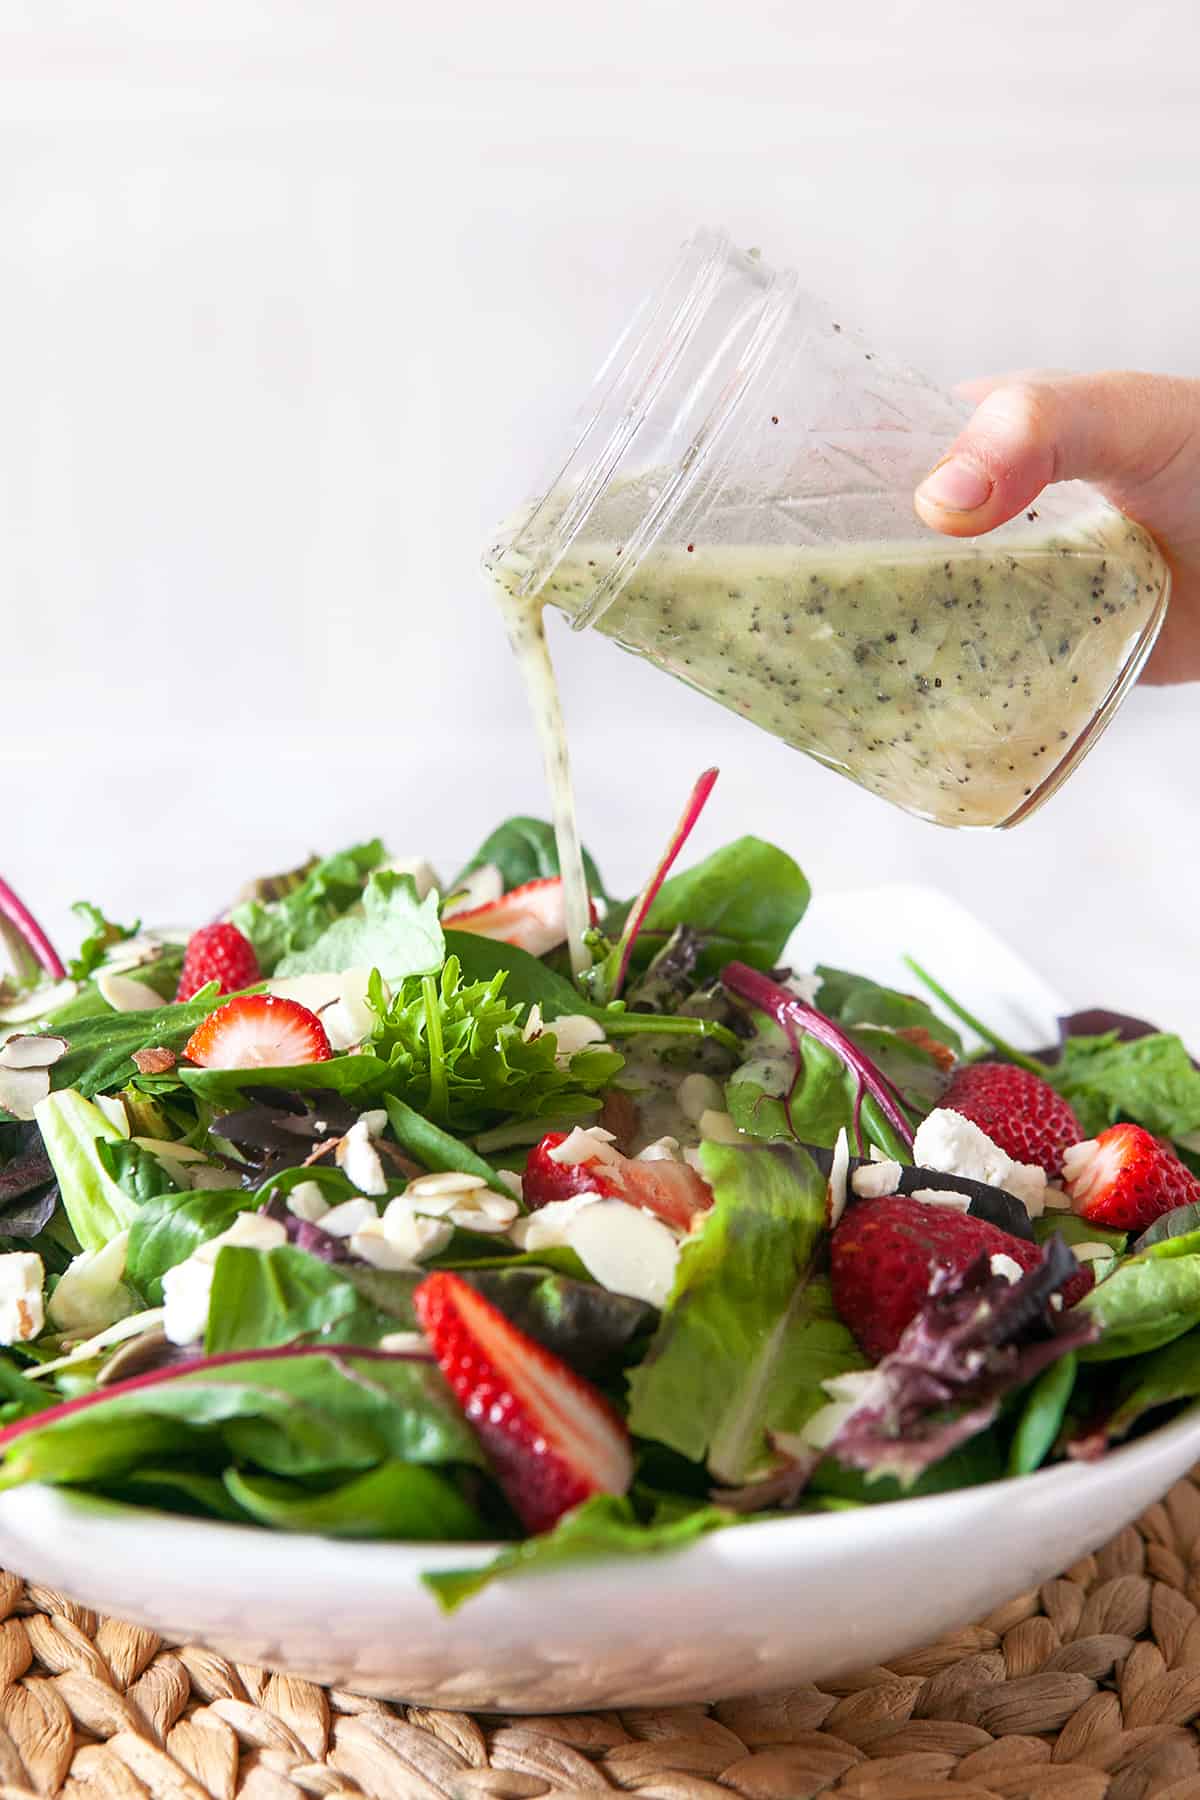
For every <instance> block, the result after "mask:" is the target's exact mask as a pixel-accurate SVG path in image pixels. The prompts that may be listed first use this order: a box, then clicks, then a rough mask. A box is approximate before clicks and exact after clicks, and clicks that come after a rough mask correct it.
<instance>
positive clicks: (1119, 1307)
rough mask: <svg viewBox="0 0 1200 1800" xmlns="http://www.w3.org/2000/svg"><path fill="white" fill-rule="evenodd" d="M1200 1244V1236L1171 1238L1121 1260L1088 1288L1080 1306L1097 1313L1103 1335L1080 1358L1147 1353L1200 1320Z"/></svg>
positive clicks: (1100, 1359) (1110, 1358) (1111, 1358)
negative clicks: (1141, 1253)
mask: <svg viewBox="0 0 1200 1800" xmlns="http://www.w3.org/2000/svg"><path fill="white" fill-rule="evenodd" d="M1198 1249H1200V1240H1198V1241H1197V1242H1195V1243H1192V1242H1190V1241H1189V1240H1188V1239H1187V1238H1171V1239H1168V1240H1166V1241H1165V1242H1163V1243H1161V1244H1158V1245H1156V1246H1155V1247H1154V1248H1153V1249H1151V1250H1149V1251H1147V1252H1146V1253H1145V1254H1144V1255H1141V1256H1131V1257H1130V1258H1129V1259H1128V1261H1126V1262H1123V1263H1119V1264H1118V1266H1117V1267H1116V1268H1115V1269H1114V1270H1113V1272H1112V1274H1111V1275H1108V1276H1106V1278H1105V1279H1104V1280H1103V1281H1102V1282H1101V1283H1100V1284H1099V1286H1098V1287H1094V1288H1093V1289H1092V1291H1091V1293H1089V1294H1085V1295H1084V1297H1083V1299H1082V1300H1081V1301H1080V1302H1079V1309H1080V1310H1081V1311H1086V1312H1089V1313H1091V1314H1092V1315H1093V1317H1095V1318H1096V1319H1097V1320H1099V1323H1100V1326H1101V1328H1102V1329H1101V1335H1100V1337H1099V1338H1098V1339H1097V1341H1096V1342H1095V1343H1094V1344H1085V1345H1084V1347H1083V1349H1082V1350H1081V1351H1080V1352H1079V1356H1080V1360H1081V1361H1083V1362H1113V1361H1115V1360H1117V1359H1119V1358H1121V1357H1126V1356H1141V1355H1143V1354H1144V1353H1145V1352H1146V1351H1148V1350H1157V1349H1159V1348H1160V1347H1161V1346H1162V1345H1163V1344H1169V1343H1170V1342H1171V1341H1172V1340H1173V1339H1174V1338H1177V1337H1182V1336H1183V1334H1184V1333H1185V1332H1187V1331H1191V1330H1192V1329H1193V1327H1194V1326H1197V1325H1200V1254H1196V1251H1197V1250H1198ZM1189 1252H1190V1253H1189Z"/></svg>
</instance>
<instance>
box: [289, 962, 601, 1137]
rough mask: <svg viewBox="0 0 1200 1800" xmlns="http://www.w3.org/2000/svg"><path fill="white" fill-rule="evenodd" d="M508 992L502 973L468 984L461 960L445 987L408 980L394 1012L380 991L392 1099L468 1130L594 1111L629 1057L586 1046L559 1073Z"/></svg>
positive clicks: (550, 1044)
mask: <svg viewBox="0 0 1200 1800" xmlns="http://www.w3.org/2000/svg"><path fill="white" fill-rule="evenodd" d="M505 986H506V976H505V975H504V974H503V973H500V974H497V975H494V976H493V977H492V978H491V980H490V981H487V982H471V983H465V982H464V981H463V979H462V971H461V969H460V967H459V963H458V959H457V957H455V956H449V957H447V959H446V963H445V966H444V968H443V969H442V973H441V978H440V980H439V981H437V982H432V981H431V982H422V981H420V980H416V979H413V980H409V981H405V982H403V983H402V984H401V986H400V988H399V991H398V992H397V993H396V995H395V998H394V999H393V1000H392V1001H391V1003H390V1005H386V1004H385V1003H384V1002H383V999H382V995H381V993H380V991H379V988H378V986H377V984H373V986H372V991H371V1004H372V1005H373V1006H374V1007H376V1009H377V1010H378V1011H379V1012H380V1019H379V1024H378V1025H377V1026H376V1028H375V1032H374V1034H373V1038H372V1044H373V1048H374V1050H375V1051H376V1053H377V1055H378V1056H379V1057H381V1058H382V1059H383V1060H384V1062H386V1064H387V1069H386V1085H387V1089H388V1091H389V1092H391V1093H399V1094H400V1095H401V1096H402V1097H403V1098H404V1099H405V1101H406V1102H407V1103H408V1104H409V1105H410V1106H413V1107H415V1108H416V1109H417V1111H419V1112H420V1113H422V1114H423V1115H425V1116H426V1117H428V1118H431V1119H432V1120H433V1122H434V1123H435V1124H437V1125H439V1126H441V1127H443V1128H444V1129H448V1130H456V1131H460V1132H470V1131H480V1130H483V1129H484V1128H485V1127H486V1126H488V1125H492V1124H496V1123H498V1122H499V1121H500V1120H504V1121H505V1122H508V1121H511V1120H513V1119H542V1118H557V1117H560V1116H562V1115H564V1114H565V1115H568V1116H574V1115H576V1114H580V1113H588V1112H595V1111H596V1110H597V1109H598V1107H599V1104H600V1101H599V1095H600V1093H601V1091H602V1090H603V1089H604V1088H606V1087H607V1086H608V1084H609V1083H610V1082H611V1081H612V1079H613V1077H614V1076H615V1075H616V1074H617V1072H618V1071H619V1070H620V1069H621V1067H622V1066H623V1059H622V1058H621V1057H620V1056H619V1055H618V1054H617V1052H616V1051H615V1050H611V1049H609V1048H607V1047H606V1046H598V1047H595V1048H585V1049H583V1050H580V1051H578V1052H577V1053H576V1055H574V1056H573V1057H572V1058H571V1060H570V1064H569V1066H568V1067H567V1068H565V1069H560V1068H559V1066H558V1062H557V1049H558V1046H557V1043H556V1040H555V1038H554V1037H553V1035H552V1033H550V1032H547V1033H544V1034H542V1035H540V1036H537V1037H533V1038H529V1039H528V1040H527V1039H526V1038H525V1036H524V1031H523V1025H522V1015H523V1013H524V1010H525V1009H524V1007H523V1006H521V1005H520V1004H515V1005H514V1004H512V1003H510V1001H509V999H508V996H507V993H506V991H505ZM431 1021H433V1022H435V1023H436V1031H434V1030H432V1029H431ZM312 1066H313V1067H314V1068H328V1067H330V1066H332V1065H330V1064H322V1063H314V1064H313V1065H312Z"/></svg>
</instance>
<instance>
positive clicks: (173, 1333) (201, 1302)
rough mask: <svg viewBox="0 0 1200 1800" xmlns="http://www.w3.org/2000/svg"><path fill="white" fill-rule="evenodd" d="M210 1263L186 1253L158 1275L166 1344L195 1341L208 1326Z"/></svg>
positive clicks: (210, 1296) (210, 1280)
mask: <svg viewBox="0 0 1200 1800" xmlns="http://www.w3.org/2000/svg"><path fill="white" fill-rule="evenodd" d="M212 1284H213V1265H212V1263H206V1262H201V1261H200V1260H199V1258H198V1257H195V1256H189V1257H188V1258H187V1261H186V1262H181V1263H176V1265H175V1267H174V1268H173V1269H168V1270H167V1272H166V1274H165V1275H164V1276H163V1278H162V1288H163V1333H164V1335H165V1337H166V1339H167V1342H168V1343H169V1344H195V1343H198V1342H199V1341H200V1340H201V1339H202V1338H203V1336H204V1333H205V1331H206V1330H207V1328H208V1305H209V1301H210V1300H211V1298H212Z"/></svg>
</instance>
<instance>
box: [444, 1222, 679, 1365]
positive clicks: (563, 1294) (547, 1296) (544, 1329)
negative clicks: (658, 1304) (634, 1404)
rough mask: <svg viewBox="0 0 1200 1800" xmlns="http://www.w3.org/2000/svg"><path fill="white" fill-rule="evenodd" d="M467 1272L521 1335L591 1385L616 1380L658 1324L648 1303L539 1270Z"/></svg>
mask: <svg viewBox="0 0 1200 1800" xmlns="http://www.w3.org/2000/svg"><path fill="white" fill-rule="evenodd" d="M540 1254H542V1255H544V1254H545V1252H541V1253H540ZM463 1273H464V1274H465V1275H466V1276H467V1278H468V1279H469V1281H470V1283H471V1286H472V1287H476V1288H478V1289H479V1291H480V1293H481V1294H482V1295H483V1296H484V1297H485V1299H488V1300H490V1301H491V1303H492V1305H493V1306H495V1307H496V1308H498V1310H499V1311H500V1312H502V1313H503V1314H504V1315H505V1317H506V1318H508V1319H511V1320H512V1322H513V1324H514V1325H516V1326H517V1327H518V1329H519V1330H521V1331H523V1332H525V1333H526V1335H527V1336H529V1337H531V1338H533V1339H535V1340H536V1342H537V1343H539V1344H544V1345H545V1347H546V1349H547V1350H550V1351H552V1352H553V1353H554V1355H555V1356H560V1357H561V1358H562V1360H563V1361H564V1362H565V1363H568V1364H569V1365H570V1367H571V1368H573V1369H574V1370H575V1371H576V1372H577V1373H578V1374H580V1375H583V1376H585V1377H586V1378H587V1379H588V1380H589V1381H599V1382H603V1381H606V1380H608V1379H610V1378H611V1377H612V1376H614V1375H615V1374H616V1373H617V1372H618V1370H619V1369H620V1368H621V1367H622V1366H623V1365H624V1364H625V1363H626V1362H627V1361H628V1360H629V1358H630V1355H631V1353H632V1352H633V1350H634V1348H635V1346H636V1347H637V1348H638V1349H639V1350H640V1349H642V1348H644V1347H645V1340H646V1339H647V1338H648V1337H649V1335H650V1333H651V1332H652V1331H653V1329H654V1327H655V1324H656V1322H657V1319H658V1314H657V1313H656V1312H655V1310H654V1308H653V1307H652V1306H648V1305H647V1304H646V1303H645V1301H644V1300H633V1299H630V1298H629V1297H628V1295H625V1294H611V1293H609V1291H608V1289H607V1288H602V1287H598V1286H597V1284H596V1283H595V1282H594V1281H590V1280H589V1281H574V1280H572V1279H571V1278H570V1276H568V1275H559V1274H556V1273H553V1272H552V1271H549V1270H547V1269H544V1268H538V1267H536V1266H534V1267H530V1266H528V1265H524V1266H522V1267H520V1268H506V1269H471V1270H466V1269H464V1271H463Z"/></svg>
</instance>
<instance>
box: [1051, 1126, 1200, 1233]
mask: <svg viewBox="0 0 1200 1800" xmlns="http://www.w3.org/2000/svg"><path fill="white" fill-rule="evenodd" d="M1063 1175H1064V1177H1065V1180H1066V1187H1067V1192H1068V1194H1070V1196H1071V1205H1072V1206H1073V1207H1074V1209H1075V1211H1076V1212H1077V1213H1078V1214H1079V1215H1080V1217H1081V1218H1084V1219H1087V1220H1089V1221H1090V1222H1091V1223H1092V1224H1093V1225H1111V1226H1115V1228H1116V1229H1117V1230H1118V1231H1145V1229H1146V1227H1147V1226H1149V1225H1153V1223H1154V1221H1155V1219H1159V1218H1161V1217H1162V1215H1163V1213H1166V1212H1171V1211H1172V1209H1173V1208H1174V1207H1176V1206H1186V1205H1188V1204H1189V1203H1191V1202H1193V1201H1200V1181H1197V1179H1196V1177H1195V1176H1194V1175H1193V1174H1192V1173H1191V1171H1190V1169H1187V1168H1185V1167H1184V1165H1183V1163H1181V1162H1180V1160H1179V1158H1178V1157H1177V1156H1173V1155H1172V1154H1171V1152H1170V1151H1169V1150H1168V1149H1167V1148H1166V1147H1165V1145H1163V1144H1161V1143H1159V1141H1158V1139H1157V1138H1156V1137H1154V1136H1153V1135H1152V1134H1151V1133H1150V1132H1149V1131H1145V1130H1143V1128H1142V1127H1141V1126H1140V1125H1110V1126H1109V1128H1108V1130H1107V1131H1102V1132H1101V1133H1100V1135H1099V1137H1095V1138H1089V1139H1088V1140H1087V1142H1086V1143H1083V1144H1076V1145H1075V1146H1074V1147H1073V1148H1072V1149H1070V1150H1068V1151H1067V1153H1066V1155H1065V1156H1064V1157H1063Z"/></svg>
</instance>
